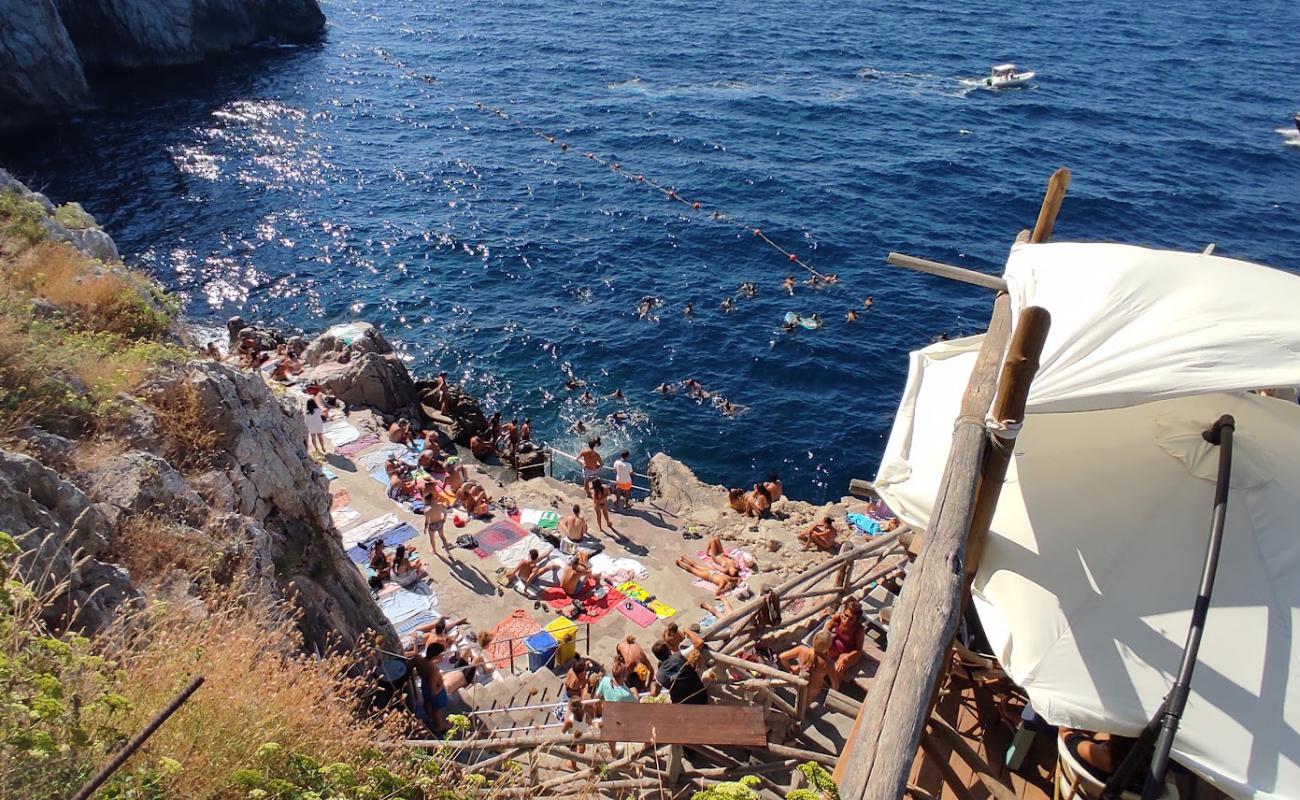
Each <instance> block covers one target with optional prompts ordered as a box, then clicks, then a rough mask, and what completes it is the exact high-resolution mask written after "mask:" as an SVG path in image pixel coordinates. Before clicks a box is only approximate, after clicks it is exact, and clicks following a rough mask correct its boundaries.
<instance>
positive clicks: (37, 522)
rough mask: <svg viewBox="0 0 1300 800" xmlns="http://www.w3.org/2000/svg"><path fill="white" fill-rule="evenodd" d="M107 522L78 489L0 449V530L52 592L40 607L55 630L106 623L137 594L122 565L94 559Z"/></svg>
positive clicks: (28, 572)
mask: <svg viewBox="0 0 1300 800" xmlns="http://www.w3.org/2000/svg"><path fill="white" fill-rule="evenodd" d="M110 528H111V525H110V523H109V520H108V518H107V517H106V516H105V515H104V514H103V513H101V511H100V508H99V507H98V506H96V505H95V504H94V503H92V502H91V500H90V498H88V497H87V496H86V495H85V494H84V493H83V492H82V491H81V490H80V489H78V488H77V487H76V486H73V485H72V484H71V483H68V482H67V481H65V480H63V479H62V478H60V477H59V475H58V473H57V472H55V471H54V470H52V469H50V468H48V467H46V466H45V465H43V464H41V463H40V462H39V461H36V460H35V459H33V458H31V457H30V456H25V455H20V454H18V453H11V452H8V451H6V450H0V531H5V532H7V533H9V534H10V535H12V536H13V537H14V538H15V539H16V540H17V542H18V547H19V548H20V550H21V552H22V555H21V556H20V557H19V571H20V573H21V574H22V575H24V576H25V577H26V578H27V580H29V581H31V582H33V584H34V585H35V587H36V590H37V591H38V592H39V593H45V592H53V593H54V597H53V599H52V602H50V603H49V604H48V605H47V607H46V611H45V614H44V617H45V622H46V623H47V624H49V625H50V626H52V627H54V628H55V629H64V628H72V629H74V630H77V631H80V632H82V633H85V634H94V633H98V632H99V631H102V630H104V629H105V628H107V627H108V625H109V623H110V622H112V620H113V618H114V616H115V615H116V614H117V612H118V611H119V610H120V609H121V608H122V605H123V604H124V603H130V604H134V603H136V602H138V601H139V600H140V593H139V592H138V591H137V590H136V588H135V587H134V586H133V585H132V584H131V581H130V578H129V576H128V575H127V574H126V571H125V570H123V569H121V568H120V567H117V566H115V565H112V564H108V563H105V562H104V561H101V560H99V556H101V555H102V554H103V553H104V552H105V550H106V549H107V547H108V533H109V531H110Z"/></svg>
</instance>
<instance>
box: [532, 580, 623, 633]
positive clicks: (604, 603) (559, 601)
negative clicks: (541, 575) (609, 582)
mask: <svg viewBox="0 0 1300 800" xmlns="http://www.w3.org/2000/svg"><path fill="white" fill-rule="evenodd" d="M595 589H596V582H595V581H593V580H591V579H590V578H588V579H587V581H586V583H585V584H584V585H583V586H582V587H581V588H580V589H579V590H578V600H579V602H581V604H582V614H581V615H579V616H577V617H575V618H574V619H573V621H574V622H579V623H585V622H598V621H599V620H602V619H604V618H605V615H606V614H608V613H609V612H611V611H613V610H614V606H616V605H618V604H619V603H621V602H623V601H624V600H626V599H627V598H626V597H624V596H623V593H622V592H619V591H618V590H616V589H608V590H607V591H606V592H605V594H604V596H603V597H600V598H596V597H593V596H592V595H594V594H595ZM542 602H544V603H546V604H547V605H548V606H550V607H551V608H553V609H555V610H556V611H563V610H564V609H566V608H568V607H569V606H570V605H572V604H573V600H572V599H570V597H569V596H568V595H566V594H565V593H564V590H563V589H561V588H560V587H558V586H548V587H547V588H545V589H542Z"/></svg>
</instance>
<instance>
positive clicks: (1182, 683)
mask: <svg viewBox="0 0 1300 800" xmlns="http://www.w3.org/2000/svg"><path fill="white" fill-rule="evenodd" d="M1236 427H1237V421H1236V420H1234V419H1233V418H1232V415H1231V414H1224V415H1223V416H1222V417H1219V420H1218V422H1215V423H1214V425H1213V427H1211V428H1210V429H1209V430H1208V431H1206V432H1205V433H1204V434H1202V435H1203V436H1204V437H1205V441H1207V442H1209V443H1210V444H1214V445H1218V447H1219V475H1218V479H1217V481H1216V482H1215V486H1214V514H1213V517H1212V518H1211V519H1212V521H1211V524H1210V541H1209V543H1208V544H1207V545H1206V547H1205V562H1204V565H1203V566H1202V568H1201V588H1200V590H1199V591H1198V592H1197V593H1196V605H1194V606H1192V621H1191V624H1190V625H1188V627H1187V645H1186V646H1185V647H1184V648H1183V662H1182V664H1180V665H1179V667H1178V680H1176V681H1175V682H1174V687H1173V688H1172V689H1170V690H1169V696H1168V697H1166V698H1165V703H1164V706H1163V709H1162V713H1161V714H1160V715H1159V718H1160V730H1159V732H1158V733H1157V734H1156V742H1155V751H1154V752H1153V753H1152V754H1151V766H1150V767H1148V768H1147V779H1146V783H1145V784H1144V785H1143V786H1142V800H1157V798H1159V797H1160V795H1161V793H1162V792H1164V788H1165V772H1166V771H1168V769H1169V753H1170V751H1171V750H1172V749H1173V747H1174V736H1175V735H1176V734H1177V733H1178V723H1179V722H1180V721H1181V719H1182V715H1183V709H1184V708H1186V707H1187V695H1188V694H1189V693H1190V692H1191V687H1192V670H1194V669H1195V668H1196V655H1197V652H1198V651H1199V650H1200V649H1201V634H1202V633H1203V632H1204V631H1205V617H1206V615H1207V613H1208V612H1209V610H1210V593H1211V592H1213V591H1214V577H1215V574H1216V573H1217V572H1218V570H1219V551H1220V550H1221V549H1222V548H1223V523H1224V519H1225V518H1226V517H1227V514H1228V482H1229V479H1230V478H1231V477H1232V434H1233V432H1234V431H1235V430H1236Z"/></svg>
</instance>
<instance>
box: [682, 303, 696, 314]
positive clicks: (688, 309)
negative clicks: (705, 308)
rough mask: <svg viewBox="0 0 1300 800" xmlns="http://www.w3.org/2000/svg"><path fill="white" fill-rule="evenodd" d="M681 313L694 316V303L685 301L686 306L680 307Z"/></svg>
mask: <svg viewBox="0 0 1300 800" xmlns="http://www.w3.org/2000/svg"><path fill="white" fill-rule="evenodd" d="M682 314H683V316H687V317H693V316H695V304H694V303H687V304H686V308H684V309H682Z"/></svg>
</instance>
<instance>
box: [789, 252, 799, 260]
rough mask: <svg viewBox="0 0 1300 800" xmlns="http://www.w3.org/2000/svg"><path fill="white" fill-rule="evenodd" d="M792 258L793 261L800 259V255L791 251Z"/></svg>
mask: <svg viewBox="0 0 1300 800" xmlns="http://www.w3.org/2000/svg"><path fill="white" fill-rule="evenodd" d="M790 260H791V261H798V260H799V256H797V255H795V254H794V253H791V254H790Z"/></svg>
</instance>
